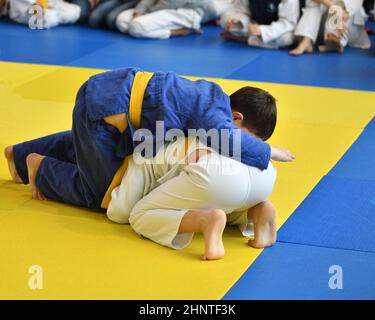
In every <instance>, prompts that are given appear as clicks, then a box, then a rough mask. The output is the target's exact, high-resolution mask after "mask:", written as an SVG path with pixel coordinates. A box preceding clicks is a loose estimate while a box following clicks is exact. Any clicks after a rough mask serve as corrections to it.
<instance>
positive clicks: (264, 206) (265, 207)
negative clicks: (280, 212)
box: [257, 201, 276, 213]
mask: <svg viewBox="0 0 375 320" xmlns="http://www.w3.org/2000/svg"><path fill="white" fill-rule="evenodd" d="M257 208H258V209H259V210H262V211H266V212H272V213H273V212H276V207H275V205H274V204H273V203H272V202H270V201H263V202H261V203H259V204H258V205H257Z"/></svg>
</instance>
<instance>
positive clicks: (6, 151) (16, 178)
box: [4, 146, 22, 183]
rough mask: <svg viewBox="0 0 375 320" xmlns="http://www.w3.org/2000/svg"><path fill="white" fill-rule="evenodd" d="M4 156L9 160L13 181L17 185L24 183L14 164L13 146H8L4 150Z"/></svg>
mask: <svg viewBox="0 0 375 320" xmlns="http://www.w3.org/2000/svg"><path fill="white" fill-rule="evenodd" d="M4 156H5V158H6V159H7V162H8V168H9V172H10V175H11V176H12V180H13V181H14V182H15V183H22V179H21V178H20V176H19V175H18V173H17V169H16V165H15V163H14V158H13V146H8V147H6V148H5V149H4Z"/></svg>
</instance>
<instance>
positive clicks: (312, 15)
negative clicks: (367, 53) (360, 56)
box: [290, 0, 371, 55]
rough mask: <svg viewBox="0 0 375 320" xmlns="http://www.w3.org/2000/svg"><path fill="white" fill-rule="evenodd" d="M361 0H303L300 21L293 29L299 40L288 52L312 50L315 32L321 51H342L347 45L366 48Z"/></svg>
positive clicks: (366, 41)
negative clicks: (320, 38) (320, 42)
mask: <svg viewBox="0 0 375 320" xmlns="http://www.w3.org/2000/svg"><path fill="white" fill-rule="evenodd" d="M362 4H363V0H342V1H341V0H307V1H306V7H305V9H304V12H303V15H302V17H301V20H300V21H299V23H298V25H297V28H296V30H295V36H296V37H298V38H299V39H300V42H299V44H298V46H297V47H296V48H295V49H294V50H292V51H290V54H292V55H301V54H303V53H305V52H312V51H313V50H314V49H313V45H314V44H315V43H317V41H318V38H319V35H321V36H322V37H323V45H321V46H320V47H319V49H320V50H321V51H331V50H336V51H338V52H341V53H342V52H343V51H344V48H345V47H346V46H347V45H349V46H351V47H356V48H361V49H367V48H369V47H370V45H371V43H370V39H369V37H368V35H367V34H366V31H365V28H364V27H365V17H366V15H365V12H364V9H363V7H362Z"/></svg>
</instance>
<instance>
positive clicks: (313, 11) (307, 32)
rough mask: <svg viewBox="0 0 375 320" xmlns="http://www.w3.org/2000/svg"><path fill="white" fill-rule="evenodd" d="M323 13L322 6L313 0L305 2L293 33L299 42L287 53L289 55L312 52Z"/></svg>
mask: <svg viewBox="0 0 375 320" xmlns="http://www.w3.org/2000/svg"><path fill="white" fill-rule="evenodd" d="M325 11H326V9H325V8H324V6H323V5H320V4H318V3H317V2H315V1H313V0H308V1H307V2H306V8H305V10H304V12H303V15H302V17H301V19H300V21H299V22H298V25H297V28H296V30H295V32H294V34H295V36H296V37H298V38H299V39H300V41H299V44H298V46H297V47H296V48H295V49H294V50H291V51H290V52H289V53H290V54H292V55H301V54H303V53H305V52H309V53H310V52H313V44H314V43H315V42H316V40H317V38H318V34H319V30H320V24H321V20H322V16H323V14H324V12H325Z"/></svg>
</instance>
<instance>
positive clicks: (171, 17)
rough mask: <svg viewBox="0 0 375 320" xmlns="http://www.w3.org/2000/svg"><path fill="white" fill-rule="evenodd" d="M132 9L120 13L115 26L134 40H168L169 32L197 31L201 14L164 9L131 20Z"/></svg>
mask: <svg viewBox="0 0 375 320" xmlns="http://www.w3.org/2000/svg"><path fill="white" fill-rule="evenodd" d="M133 15H134V9H129V10H125V11H123V12H121V13H120V14H119V15H118V16H117V18H116V26H117V28H118V29H119V30H120V31H121V32H123V33H129V34H130V35H131V36H133V37H136V38H151V39H168V38H170V36H171V30H177V29H183V28H186V29H199V28H200V26H201V21H202V17H203V16H202V14H200V13H199V12H198V11H197V10H195V9H190V8H181V9H165V10H158V11H155V12H152V13H146V14H144V15H142V16H139V17H137V18H135V19H133Z"/></svg>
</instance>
